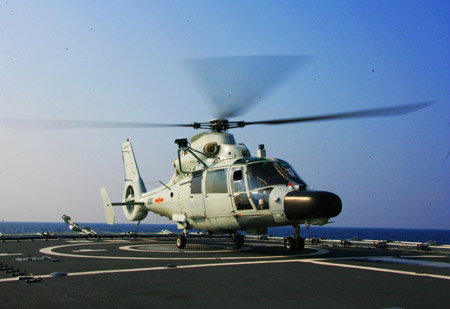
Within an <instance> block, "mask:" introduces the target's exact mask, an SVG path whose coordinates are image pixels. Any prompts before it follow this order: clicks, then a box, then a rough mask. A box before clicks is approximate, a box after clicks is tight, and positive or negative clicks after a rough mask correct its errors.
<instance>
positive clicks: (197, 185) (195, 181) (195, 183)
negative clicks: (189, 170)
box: [191, 173, 203, 194]
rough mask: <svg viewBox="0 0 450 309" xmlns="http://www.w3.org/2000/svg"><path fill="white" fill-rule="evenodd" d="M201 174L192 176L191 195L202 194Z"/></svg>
mask: <svg viewBox="0 0 450 309" xmlns="http://www.w3.org/2000/svg"><path fill="white" fill-rule="evenodd" d="M202 176H203V173H198V174H194V175H193V176H192V183H191V194H199V193H200V194H201V193H202V179H203V177H202Z"/></svg>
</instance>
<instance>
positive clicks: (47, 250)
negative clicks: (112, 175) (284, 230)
mask: <svg viewBox="0 0 450 309" xmlns="http://www.w3.org/2000/svg"><path fill="white" fill-rule="evenodd" d="M152 243H153V242H152ZM103 244H105V243H103ZM110 244H115V243H113V242H109V243H106V244H105V245H110ZM83 245H91V244H90V243H89V244H83V243H80V244H70V245H60V246H54V247H47V248H42V249H40V250H39V251H40V252H41V253H42V254H46V255H56V256H64V257H76V258H90V259H110V260H167V261H170V260H180V259H188V260H250V259H252V260H257V259H266V260H267V259H279V258H294V257H305V256H314V255H322V254H326V253H328V252H329V251H328V250H326V249H320V248H311V249H312V250H315V252H312V253H303V254H292V255H275V256H246V257H185V256H184V254H186V253H189V254H190V252H182V251H180V252H171V253H176V254H179V255H178V257H172V258H169V257H148V256H146V257H136V256H98V255H81V254H72V253H62V252H55V251H54V250H56V249H60V248H67V247H71V246H83Z"/></svg>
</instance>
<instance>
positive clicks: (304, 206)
mask: <svg viewBox="0 0 450 309" xmlns="http://www.w3.org/2000/svg"><path fill="white" fill-rule="evenodd" d="M341 210H342V201H341V199H340V198H339V196H337V195H336V194H334V193H331V192H324V191H292V192H289V193H288V194H287V195H286V197H285V198H284V213H285V214H286V217H287V218H288V219H289V220H299V219H308V218H331V217H336V216H337V215H338V214H339V213H340V212H341Z"/></svg>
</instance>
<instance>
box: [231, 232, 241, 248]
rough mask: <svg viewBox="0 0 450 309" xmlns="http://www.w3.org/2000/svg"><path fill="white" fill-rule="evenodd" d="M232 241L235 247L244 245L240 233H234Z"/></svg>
mask: <svg viewBox="0 0 450 309" xmlns="http://www.w3.org/2000/svg"><path fill="white" fill-rule="evenodd" d="M233 242H234V245H235V246H236V247H238V248H241V247H242V246H243V245H244V236H242V235H241V234H234V235H233Z"/></svg>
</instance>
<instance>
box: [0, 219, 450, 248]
mask: <svg viewBox="0 0 450 309" xmlns="http://www.w3.org/2000/svg"><path fill="white" fill-rule="evenodd" d="M78 224H79V226H80V227H82V228H83V227H89V228H91V229H92V230H94V231H96V232H97V233H126V232H135V233H158V232H160V231H162V230H169V231H171V232H175V233H178V232H180V230H178V229H177V226H176V225H172V224H141V225H139V226H137V225H135V224H115V225H108V224H105V223H78ZM42 232H47V233H51V234H68V233H69V234H70V233H71V231H70V229H69V227H68V225H67V224H65V223H62V222H61V223H59V222H58V223H52V222H0V234H3V235H9V234H36V233H42ZM292 234H293V228H292V227H290V226H284V227H274V228H269V230H268V235H271V236H280V237H285V236H292ZM301 235H302V237H306V238H311V237H317V238H327V239H338V240H343V239H351V238H355V237H357V238H360V239H376V240H393V241H411V242H426V241H433V242H437V243H439V244H450V230H434V229H399V228H393V229H390V228H356V227H316V226H312V227H311V228H310V229H309V230H307V229H306V228H305V227H304V226H302V227H301Z"/></svg>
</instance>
